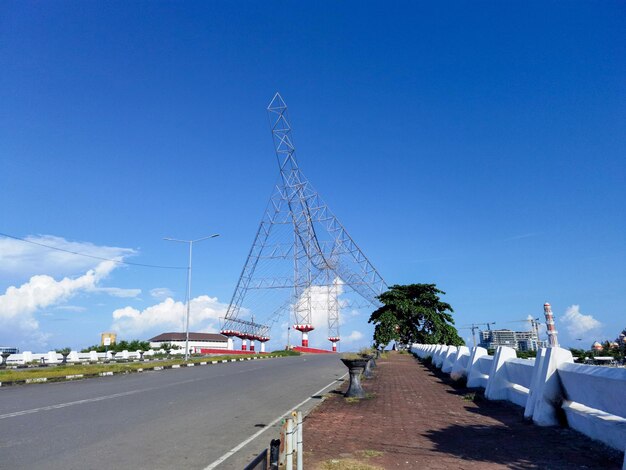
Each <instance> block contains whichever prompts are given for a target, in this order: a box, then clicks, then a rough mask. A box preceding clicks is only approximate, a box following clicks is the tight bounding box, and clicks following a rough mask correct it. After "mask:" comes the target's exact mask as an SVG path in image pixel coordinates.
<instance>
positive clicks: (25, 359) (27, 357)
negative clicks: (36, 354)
mask: <svg viewBox="0 0 626 470" xmlns="http://www.w3.org/2000/svg"><path fill="white" fill-rule="evenodd" d="M32 361H33V353H32V352H30V351H24V352H23V353H22V364H28V363H29V362H32Z"/></svg>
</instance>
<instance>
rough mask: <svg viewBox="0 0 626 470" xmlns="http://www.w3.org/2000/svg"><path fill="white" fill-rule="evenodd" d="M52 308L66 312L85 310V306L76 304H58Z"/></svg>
mask: <svg viewBox="0 0 626 470" xmlns="http://www.w3.org/2000/svg"><path fill="white" fill-rule="evenodd" d="M54 309H55V310H63V311H66V312H85V311H86V310H87V309H86V308H85V307H80V306H78V305H59V306H57V307H54ZM49 315H50V314H49Z"/></svg>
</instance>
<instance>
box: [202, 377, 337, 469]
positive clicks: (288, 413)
mask: <svg viewBox="0 0 626 470" xmlns="http://www.w3.org/2000/svg"><path fill="white" fill-rule="evenodd" d="M347 375H348V373H345V374H343V375H342V376H341V377H340V378H339V379H335V380H333V381H332V382H331V383H329V384H328V385H326V386H325V387H323V388H322V389H321V390H318V391H317V392H315V393H314V394H313V395H311V396H310V397H309V398H307V399H306V400H303V401H301V402H300V403H298V404H297V405H296V406H294V407H292V408H290V409H289V411H287V412H285V413H284V414H282V415H280V416H279V417H278V418H276V419H275V420H274V421H272V422H271V423H270V424H268V425H267V426H265V427H264V428H263V429H260V430H258V431H257V432H255V433H254V434H253V435H252V436H250V437H249V438H248V439H246V440H245V441H243V442H241V443H240V444H238V445H237V446H235V447H233V448H232V449H231V450H229V451H228V452H226V453H225V454H224V455H222V456H221V457H220V458H219V459H217V460H216V461H215V462H213V463H212V464H210V465H209V466H208V467H204V470H213V469H214V468H217V466H218V465H220V464H221V463H222V462H224V461H225V460H226V459H228V458H230V457H232V456H233V455H234V454H235V453H236V452H238V451H239V450H241V449H242V448H243V447H244V446H245V445H246V444H248V443H250V442H252V441H253V440H254V439H256V438H257V437H259V436H260V435H261V434H263V433H264V432H265V431H267V430H268V429H270V428H271V427H273V426H274V425H275V424H276V423H278V422H279V421H280V420H281V419H283V418H284V417H285V416H287V415H290V414H291V412H292V411H293V410H297V409H298V408H300V407H301V406H302V405H304V404H305V403H306V402H308V401H309V400H312V399H313V397H314V396H316V395H319V394H321V393H322V392H323V391H324V390H326V389H327V388H329V387H331V386H332V385H335V384H336V383H337V382H338V381H339V380H343V379H344V377H346V376H347Z"/></svg>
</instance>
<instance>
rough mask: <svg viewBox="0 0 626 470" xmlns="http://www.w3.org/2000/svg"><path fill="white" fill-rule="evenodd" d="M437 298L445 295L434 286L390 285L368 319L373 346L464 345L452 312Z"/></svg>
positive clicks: (447, 305) (379, 298)
mask: <svg viewBox="0 0 626 470" xmlns="http://www.w3.org/2000/svg"><path fill="white" fill-rule="evenodd" d="M439 295H445V292H443V291H442V290H439V289H437V286H436V285H435V284H409V285H394V286H391V287H390V289H389V290H388V291H387V292H385V293H383V294H381V295H380V296H379V297H378V300H380V301H381V302H382V303H383V306H382V307H380V308H379V309H377V310H376V311H374V312H373V313H372V315H371V316H370V319H369V322H370V323H373V324H374V325H375V326H374V343H375V344H376V345H383V346H384V345H386V344H388V343H389V342H390V341H392V340H396V341H399V342H401V343H403V344H411V343H423V344H448V345H455V346H459V345H463V344H465V342H464V341H463V339H462V338H461V337H460V336H459V334H458V332H457V330H456V328H455V327H454V319H453V318H452V313H453V312H454V310H453V309H452V307H451V306H450V304H448V303H446V302H442V301H441V299H440V298H439Z"/></svg>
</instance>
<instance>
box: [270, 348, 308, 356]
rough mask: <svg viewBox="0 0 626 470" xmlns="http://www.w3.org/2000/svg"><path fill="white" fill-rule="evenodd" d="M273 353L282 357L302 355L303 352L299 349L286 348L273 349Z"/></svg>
mask: <svg viewBox="0 0 626 470" xmlns="http://www.w3.org/2000/svg"><path fill="white" fill-rule="evenodd" d="M272 354H273V355H275V356H281V357H283V356H284V357H289V356H302V353H301V352H298V351H292V350H291V349H290V350H286V349H281V350H279V351H272Z"/></svg>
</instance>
